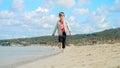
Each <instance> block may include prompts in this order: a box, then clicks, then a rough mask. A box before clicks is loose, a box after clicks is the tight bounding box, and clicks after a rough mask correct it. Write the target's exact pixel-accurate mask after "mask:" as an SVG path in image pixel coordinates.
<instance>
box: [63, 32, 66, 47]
mask: <svg viewBox="0 0 120 68" xmlns="http://www.w3.org/2000/svg"><path fill="white" fill-rule="evenodd" d="M65 42H66V33H64V34H63V40H62V48H63V49H64V48H65Z"/></svg>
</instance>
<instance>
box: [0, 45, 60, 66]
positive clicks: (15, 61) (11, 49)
mask: <svg viewBox="0 0 120 68" xmlns="http://www.w3.org/2000/svg"><path fill="white" fill-rule="evenodd" d="M59 53H60V50H59V49H58V48H57V47H47V46H0V68H16V67H17V66H19V65H22V64H25V63H30V62H33V61H36V60H38V59H44V58H47V57H50V56H52V55H56V54H59Z"/></svg>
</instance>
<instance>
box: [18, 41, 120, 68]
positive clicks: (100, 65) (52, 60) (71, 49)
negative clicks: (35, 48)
mask: <svg viewBox="0 0 120 68" xmlns="http://www.w3.org/2000/svg"><path fill="white" fill-rule="evenodd" d="M17 68H120V43H115V44H96V45H86V46H74V45H72V46H68V47H66V49H65V51H64V52H63V53H60V54H58V55H55V56H51V57H48V58H45V59H39V60H37V61H34V62H31V63H28V64H24V65H21V66H19V67H17Z"/></svg>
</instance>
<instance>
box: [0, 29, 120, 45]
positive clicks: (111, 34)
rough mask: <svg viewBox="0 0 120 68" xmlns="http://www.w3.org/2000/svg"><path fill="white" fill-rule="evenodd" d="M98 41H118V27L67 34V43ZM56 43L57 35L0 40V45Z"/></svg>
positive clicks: (119, 31) (79, 43) (83, 43)
mask: <svg viewBox="0 0 120 68" xmlns="http://www.w3.org/2000/svg"><path fill="white" fill-rule="evenodd" d="M94 40H95V41H97V42H99V43H114V42H120V28H116V29H108V30H104V31H101V32H96V33H91V34H77V35H73V36H67V42H66V43H67V44H76V45H86V44H92V41H94ZM57 43H58V38H57V36H55V37H53V36H40V37H32V38H18V39H9V40H0V45H2V46H8V45H18V44H20V45H24V46H26V45H31V44H48V45H56V44H57Z"/></svg>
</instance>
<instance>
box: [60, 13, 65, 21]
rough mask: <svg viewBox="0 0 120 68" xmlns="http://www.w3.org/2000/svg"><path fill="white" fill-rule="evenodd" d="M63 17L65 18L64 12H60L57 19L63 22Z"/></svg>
mask: <svg viewBox="0 0 120 68" xmlns="http://www.w3.org/2000/svg"><path fill="white" fill-rule="evenodd" d="M64 17H65V14H64V12H60V13H59V18H60V20H63V19H64Z"/></svg>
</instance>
